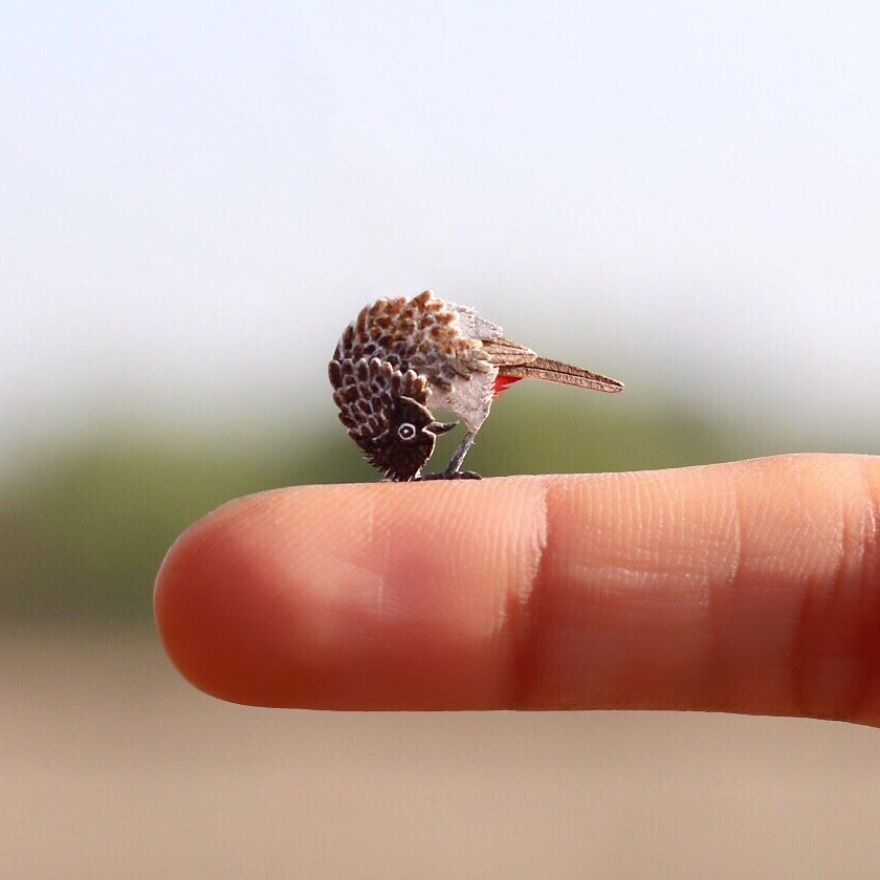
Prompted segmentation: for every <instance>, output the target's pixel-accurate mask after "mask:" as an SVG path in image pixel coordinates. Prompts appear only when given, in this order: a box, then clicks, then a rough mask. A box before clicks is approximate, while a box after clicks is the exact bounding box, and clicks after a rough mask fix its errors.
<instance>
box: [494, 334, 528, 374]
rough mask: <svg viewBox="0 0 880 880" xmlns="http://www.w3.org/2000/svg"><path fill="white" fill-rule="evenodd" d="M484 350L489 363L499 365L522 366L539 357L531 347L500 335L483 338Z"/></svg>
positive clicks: (499, 366)
mask: <svg viewBox="0 0 880 880" xmlns="http://www.w3.org/2000/svg"><path fill="white" fill-rule="evenodd" d="M482 343H483V348H482V351H483V353H484V354H485V355H486V357H487V358H488V359H489V363H490V364H493V365H494V366H496V367H498V368H499V369H500V368H501V367H520V366H525V365H526V364H530V363H532V362H533V361H534V360H536V359H537V357H538V355H536V354H535V353H534V352H533V351H532V350H531V349H530V348H526V347H525V346H524V345H520V344H519V343H518V342H511V341H510V340H509V339H505V338H504V337H503V336H500V337H498V338H496V339H483V340H482Z"/></svg>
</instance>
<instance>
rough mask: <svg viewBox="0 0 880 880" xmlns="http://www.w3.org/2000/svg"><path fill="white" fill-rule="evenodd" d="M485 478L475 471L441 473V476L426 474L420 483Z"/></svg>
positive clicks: (420, 479) (419, 479)
mask: <svg viewBox="0 0 880 880" xmlns="http://www.w3.org/2000/svg"><path fill="white" fill-rule="evenodd" d="M482 479H483V478H482V477H481V476H480V475H479V474H477V473H474V471H441V472H440V473H439V474H425V476H424V477H419V478H418V482H420V483H424V482H426V481H427V480H482Z"/></svg>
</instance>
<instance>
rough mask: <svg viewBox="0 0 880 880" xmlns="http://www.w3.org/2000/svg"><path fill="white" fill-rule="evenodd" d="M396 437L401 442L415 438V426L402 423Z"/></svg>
mask: <svg viewBox="0 0 880 880" xmlns="http://www.w3.org/2000/svg"><path fill="white" fill-rule="evenodd" d="M397 436H398V437H400V439H401V440H412V438H413V437H415V436H416V427H415V425H412V424H410V423H409V422H404V423H403V424H402V425H401V426H400V427H399V428H398V429H397Z"/></svg>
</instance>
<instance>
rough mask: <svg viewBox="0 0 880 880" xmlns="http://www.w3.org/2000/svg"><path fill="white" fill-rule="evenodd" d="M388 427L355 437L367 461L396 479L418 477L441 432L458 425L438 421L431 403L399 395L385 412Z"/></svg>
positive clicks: (384, 419)
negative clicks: (360, 437) (430, 408)
mask: <svg viewBox="0 0 880 880" xmlns="http://www.w3.org/2000/svg"><path fill="white" fill-rule="evenodd" d="M383 415H384V416H385V418H383V419H382V421H383V422H385V423H386V424H387V426H388V427H387V428H386V429H385V430H384V431H382V432H381V433H379V434H378V435H376V436H373V437H364V438H363V439H359V438H355V439H356V441H357V443H358V445H359V446H360V447H361V449H362V450H363V452H364V455H365V456H366V459H367V461H368V462H369V463H370V464H371V465H373V467H374V468H376V469H377V470H379V471H381V472H382V473H383V474H385V476H386V477H388V478H390V479H391V480H394V481H400V482H403V481H407V480H413V479H415V478H416V477H417V476H418V474H419V471H420V470H421V469H422V468H423V467H424V466H425V464H427V462H428V459H430V457H431V456H432V455H433V454H434V445H435V443H436V442H437V437H438V436H439V435H440V434H445V433H446V432H447V431H450V430H452V428H454V427H455V424H454V423H443V422H438V421H436V420H435V419H434V417H433V416H432V415H431V413H430V411H429V410H428V408H427V407H425V406H423V405H422V404H420V403H418V402H416V401H415V400H413V399H412V398H410V397H398V398H396V399H395V400H393V401H392V402H391V406H390V407H388V411H387V412H385V413H383Z"/></svg>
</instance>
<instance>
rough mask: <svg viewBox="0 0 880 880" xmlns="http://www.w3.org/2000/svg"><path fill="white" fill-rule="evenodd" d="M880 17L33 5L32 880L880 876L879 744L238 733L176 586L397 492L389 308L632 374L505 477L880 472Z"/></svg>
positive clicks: (701, 731) (291, 716)
mask: <svg viewBox="0 0 880 880" xmlns="http://www.w3.org/2000/svg"><path fill="white" fill-rule="evenodd" d="M878 25H880V13H878V12H877V10H876V7H875V6H874V5H873V4H868V3H855V4H847V5H846V6H844V7H841V6H840V5H839V4H831V3H795V2H780V3H775V4H765V3H749V2H745V3H739V4H708V5H707V4H705V3H696V2H683V3H676V4H671V5H670V4H651V3H646V2H642V3H638V2H633V3H629V2H623V3H615V4H598V3H575V2H545V3H542V4H522V3H499V2H494V0H491V2H486V3H482V4H469V3H463V2H449V3H420V2H409V3H402V2H372V0H368V2H361V3H356V4H355V3H347V2H339V0H335V2H321V3H317V2H313V3H272V2H267V3H258V4H245V3H241V2H238V3H236V2H230V3H219V4H208V3H185V4H180V3H169V2H163V0H157V2H153V3H150V4H128V3H118V4H103V3H92V2H83V3H77V4H66V3H61V2H27V3H25V2H18V0H7V2H5V3H3V4H2V5H0V119H2V125H0V166H2V172H0V206H2V207H0V352H2V354H0V363H2V369H0V688H2V690H0V694H2V697H0V780H2V783H0V786H2V787H0V791H2V793H3V797H2V802H0V875H2V876H10V877H22V878H56V877H59V876H63V877H66V878H80V877H82V878H104V877H114V878H115V877H120V876H123V877H132V878H142V877H143V878H152V877H160V876H161V877H166V878H167V877H187V878H202V877H204V878H209V877H210V878H212V880H217V878H227V877H228V878H238V877H242V876H260V877H290V876H314V877H382V878H387V877H394V878H396V877H407V878H409V877H429V878H446V877H499V878H502V877H503V878H510V877H520V876H522V877H533V876H547V875H549V876H555V877H583V876H591V875H593V874H596V873H598V874H599V875H600V876H615V877H636V876H655V877H670V878H671V877H676V878H681V877H704V876H714V877H720V878H726V877H740V876H743V875H744V874H746V872H750V873H751V874H752V875H755V874H757V875H758V876H798V877H827V876H831V875H833V876H836V877H869V876H877V873H878V871H880V848H878V845H877V843H876V828H877V826H878V822H880V746H878V740H877V736H876V732H873V731H870V730H865V729H860V728H856V727H852V726H846V725H838V724H826V723H822V722H811V721H798V720H793V719H760V718H737V717H724V716H707V715H703V716H699V715H686V714H664V713H628V714H617V713H580V714H558V713H547V714H541V715H520V716H517V715H514V714H510V713H494V714H487V715H477V714H467V713H465V714H457V715H421V714H409V715H405V714H386V715H359V714H337V715H333V714H329V713H314V712H311V713H309V712H280V711H269V710H265V711H263V710H258V709H252V708H242V707H237V706H231V705H225V704H222V703H219V702H217V701H215V700H212V699H211V698H209V697H207V696H204V695H202V694H200V693H198V692H197V691H195V690H193V689H192V688H190V687H189V686H188V685H187V684H186V683H185V682H183V680H182V679H180V678H179V677H178V676H177V675H176V673H175V672H174V670H173V669H172V668H171V666H170V664H169V663H168V661H167V660H166V659H165V657H164V655H163V653H162V651H161V648H160V646H159V643H158V640H157V638H156V635H155V632H154V630H153V627H152V617H151V590H152V579H153V577H154V575H155V572H156V570H157V568H158V566H159V563H160V561H161V559H162V556H163V554H164V552H165V551H166V549H167V548H168V546H169V545H170V543H171V542H172V540H173V539H174V537H175V536H176V535H177V534H178V533H179V532H180V531H181V530H182V529H183V528H184V527H185V526H186V525H187V524H188V523H190V522H191V521H192V520H193V519H195V518H197V517H199V516H200V515H202V514H204V513H206V512H207V511H209V510H211V509H212V508H213V507H215V506H216V505H218V504H220V503H222V502H223V501H225V500H227V499H229V498H231V497H234V496H236V495H239V494H242V493H247V492H253V491H257V490H261V489H265V488H269V487H275V486H281V485H293V484H298V483H307V482H344V481H352V480H361V479H368V480H370V479H374V476H373V474H372V472H371V471H370V469H369V468H368V467H367V466H366V465H365V464H363V463H362V462H361V461H360V460H359V457H358V454H357V450H356V449H355V447H354V445H353V444H352V443H351V442H350V441H349V440H348V439H347V437H346V436H345V433H344V431H343V430H342V429H341V428H340V426H339V425H338V423H337V421H336V413H335V408H334V407H333V405H332V403H331V401H330V396H329V386H328V382H327V378H326V363H327V360H328V357H329V355H330V354H331V353H332V350H333V347H334V345H335V342H336V339H337V337H338V335H339V333H340V332H341V330H342V329H343V327H344V326H345V324H346V323H347V322H348V321H349V320H350V319H351V318H352V317H354V315H355V314H356V312H357V310H358V309H359V308H360V307H361V306H362V305H364V304H365V303H367V302H369V301H371V300H372V299H374V298H375V297H377V296H380V295H402V294H409V295H412V294H415V293H417V292H419V291H420V290H422V289H423V288H426V287H430V288H433V289H434V290H435V291H436V292H437V293H438V294H439V295H440V296H442V297H445V298H448V299H451V300H454V301H459V302H463V303H466V304H471V305H475V306H477V307H478V308H479V309H480V311H481V313H483V314H484V315H485V316H487V317H488V318H490V319H491V320H494V321H496V322H498V323H500V324H502V325H503V326H504V328H505V330H506V331H507V334H508V335H509V336H510V337H511V338H513V339H517V340H521V341H522V342H524V343H526V344H528V345H529V346H531V347H533V348H536V349H538V350H540V351H541V352H542V353H544V354H547V355H549V356H554V357H558V358H560V359H564V360H568V361H570V362H574V363H578V364H582V365H583V366H586V367H589V368H592V369H595V370H598V371H601V372H605V373H608V374H610V375H613V376H617V377H620V378H621V379H623V380H625V381H626V383H627V391H626V393H625V394H624V395H623V396H621V397H607V396H604V395H576V394H574V393H573V392H571V391H570V390H569V389H565V388H558V387H528V386H527V383H523V385H520V386H517V387H516V388H515V389H514V390H512V391H511V392H509V393H508V394H507V395H505V397H504V398H503V399H502V400H501V401H500V403H499V404H498V405H497V407H496V408H495V411H494V412H493V416H492V418H491V419H490V420H489V422H488V423H487V426H486V428H485V429H484V431H483V432H482V433H481V435H480V443H479V444H478V445H477V447H476V448H475V450H474V452H473V453H472V458H469V460H468V463H469V465H471V466H473V467H474V468H475V469H476V470H478V471H480V472H482V473H483V474H485V475H496V474H508V473H516V472H526V473H540V472H550V471H570V472H577V471H594V470H624V469H641V468H659V467H669V466H677V465H688V464H697V463H704V462H713V461H722V460H729V459H733V458H739V457H743V456H752V455H765V454H773V453H779V452H787V451H793V450H825V451H837V452H847V451H849V452H874V453H880V437H878V405H877V402H876V388H877V386H878V383H880V356H878V341H877V340H878V330H880V289H878V288H880V284H878V282H880V266H878V228H880V216H878V214H880V209H878V206H880V162H878V155H880V104H878V101H877V93H878V87H880V55H878V52H877V41H876V35H877V32H878V30H877V28H878ZM456 439H457V438H456ZM453 443H454V440H453V439H451V438H450V439H447V445H449V446H450V448H451V445H452V444H453ZM445 451H446V450H443V451H441V453H439V455H441V456H442V455H443V454H444V452H445Z"/></svg>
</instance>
